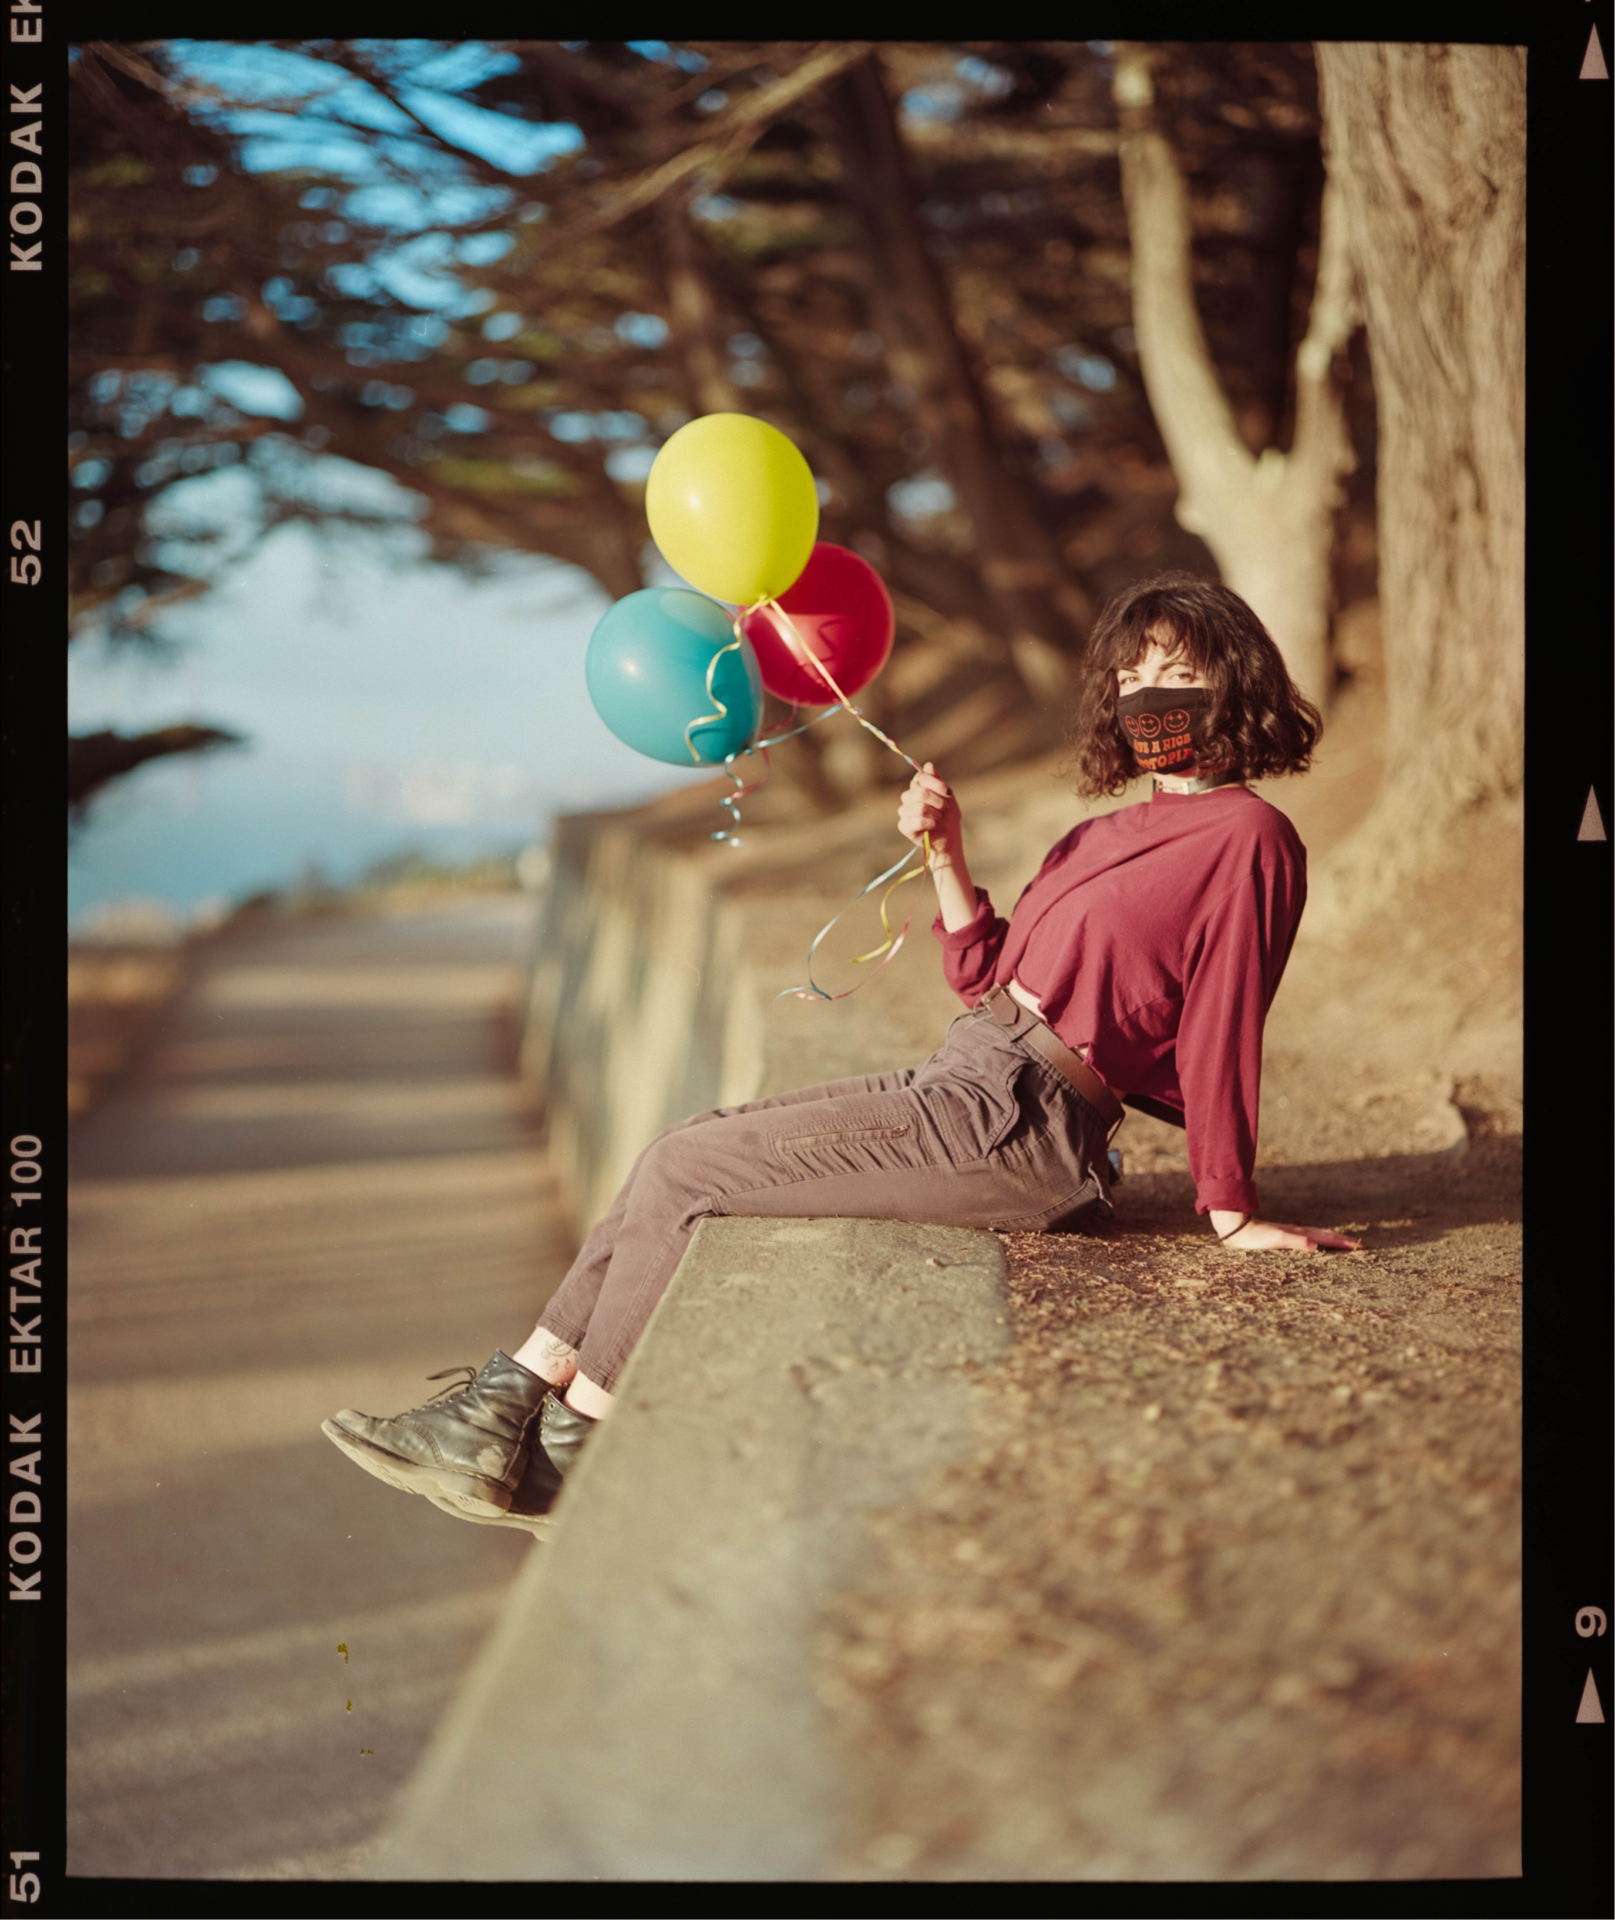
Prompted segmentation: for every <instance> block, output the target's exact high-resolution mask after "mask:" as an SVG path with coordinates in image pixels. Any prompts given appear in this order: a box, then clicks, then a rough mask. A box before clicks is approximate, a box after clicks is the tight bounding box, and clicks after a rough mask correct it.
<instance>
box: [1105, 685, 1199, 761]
mask: <svg viewBox="0 0 1615 1920" xmlns="http://www.w3.org/2000/svg"><path fill="white" fill-rule="evenodd" d="M1210 712H1211V695H1210V693H1209V692H1208V691H1207V689H1206V688H1204V687H1140V688H1139V689H1138V690H1137V692H1135V693H1124V694H1123V695H1122V696H1121V698H1120V699H1119V700H1118V701H1117V702H1116V718H1117V719H1118V720H1119V721H1120V722H1121V724H1122V727H1123V729H1124V730H1125V732H1126V734H1127V737H1128V739H1129V740H1130V741H1131V742H1132V747H1133V758H1134V759H1135V760H1136V761H1137V762H1138V767H1139V771H1140V772H1141V773H1182V772H1186V771H1187V770H1188V769H1189V768H1190V767H1192V766H1193V765H1194V764H1195V762H1196V760H1198V759H1199V757H1200V755H1201V754H1202V753H1203V752H1204V751H1205V748H1206V721H1207V719H1208V718H1209V716H1210Z"/></svg>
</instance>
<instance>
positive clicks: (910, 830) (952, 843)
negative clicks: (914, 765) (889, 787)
mask: <svg viewBox="0 0 1615 1920" xmlns="http://www.w3.org/2000/svg"><path fill="white" fill-rule="evenodd" d="M897 831H898V832H899V833H900V834H902V835H903V837H904V838H905V839H908V840H912V841H913V842H914V844H915V845H916V846H923V845H924V843H925V836H926V835H927V834H929V835H930V836H931V860H930V865H931V868H932V870H933V871H934V870H935V869H936V868H937V867H940V866H947V865H951V864H952V862H953V861H954V860H955V859H956V858H957V857H958V853H959V846H960V840H961V838H962V835H963V831H964V816H963V815H962V814H961V813H960V811H959V802H958V801H957V800H956V799H954V797H953V789H952V788H951V787H950V786H949V785H948V783H947V781H946V780H944V779H943V778H942V776H941V774H940V773H938V772H937V770H936V768H935V767H934V766H932V764H931V762H930V761H929V760H927V761H926V763H925V765H924V766H923V767H922V768H921V769H920V771H919V772H918V773H917V774H915V776H914V778H913V779H912V780H911V781H910V782H909V783H908V785H907V786H906V787H905V788H904V789H903V798H902V800H901V801H900V802H899V804H898V808H897Z"/></svg>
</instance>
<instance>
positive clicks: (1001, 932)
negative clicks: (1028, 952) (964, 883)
mask: <svg viewBox="0 0 1615 1920" xmlns="http://www.w3.org/2000/svg"><path fill="white" fill-rule="evenodd" d="M931 931H932V933H933V934H935V935H936V937H937V939H938V940H939V941H940V942H941V943H942V974H943V978H944V979H945V980H946V981H947V983H948V985H949V986H950V987H951V988H952V989H953V991H954V992H955V993H956V994H958V996H959V998H960V999H961V1000H962V1001H963V1002H964V1003H965V1005H966V1006H967V1007H973V1006H975V1004H976V1003H977V1001H979V1000H980V998H981V996H982V995H983V994H984V993H985V992H986V991H987V989H988V988H989V987H990V986H991V985H992V983H993V969H994V968H995V967H996V966H997V964H998V956H999V954H1001V953H1002V952H1003V950H1004V941H1005V939H1006V938H1007V936H1008V934H1009V922H1008V921H1007V920H1004V919H1001V918H1000V917H999V915H998V914H996V913H994V912H993V903H992V901H991V900H989V899H988V898H987V896H986V894H985V893H984V892H983V891H982V890H981V888H980V887H977V889H976V915H975V918H974V919H973V920H971V921H970V922H969V923H968V924H967V925H966V926H962V927H959V928H956V929H955V930H954V932H952V933H949V932H948V930H947V928H946V927H944V926H943V924H942V915H941V914H940V913H939V914H938V915H937V916H936V918H935V919H934V920H933V921H932V922H931Z"/></svg>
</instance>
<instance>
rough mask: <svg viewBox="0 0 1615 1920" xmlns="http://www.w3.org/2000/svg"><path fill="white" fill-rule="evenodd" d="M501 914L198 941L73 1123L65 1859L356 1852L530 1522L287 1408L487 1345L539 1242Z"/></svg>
mask: <svg viewBox="0 0 1615 1920" xmlns="http://www.w3.org/2000/svg"><path fill="white" fill-rule="evenodd" d="M531 911H532V903H531V901H530V899H528V898H526V897H494V898H484V899H480V900H473V901H469V902H462V903H459V904H455V905H449V906H445V907H440V908H436V909H433V910H429V911H428V910H420V911H416V912H413V913H411V914H408V915H399V916H396V917H391V918H379V917H378V918H329V919H314V920H306V921H301V922H294V923H287V924H281V925H279V926H273V927H270V928H268V929H266V930H264V931H261V932H258V933H255V934H252V935H250V936H237V937H235V938H233V939H229V940H226V941H223V942H221V943H219V944H218V945H216V946H214V947H212V948H211V949H209V950H208V951H207V952H206V954H205V956H204V958H203V961H202V963H201V967H200V970H199V973H198V975H197V977H196V978H195V979H194V981H193V982H192V984H191V986H190V987H189V989H188V990H187V991H186V993H185V994H184V996H183V997H182V999H181V1000H180V1001H179V1003H178V1004H177V1005H176V1006H175V1008H174V1009H173V1010H172V1011H171V1012H170V1014H169V1015H168V1017H167V1018H166V1019H165V1021H164V1023H163V1026H162V1029H161V1031H160V1032H159V1034H158V1035H157V1037H156V1040H155V1043H154V1045H153V1046H152V1048H151V1050H150V1052H149V1054H148V1056H147V1059H146V1061H145V1063H144V1065H143V1067H142V1068H141V1070H140V1072H139V1074H138V1076H137V1077H136V1078H135V1079H133V1080H131V1081H130V1082H129V1083H128V1084H126V1085H125V1086H124V1087H123V1088H122V1089H121V1090H120V1091H119V1092H117V1093H116V1094H115V1095H114V1096H112V1098H111V1099H110V1100H109V1101H108V1102H107V1104H106V1105H105V1106H104V1107H103V1108H102V1109H101V1110H100V1111H99V1112H98V1113H96V1114H95V1115H94V1116H93V1117H92V1118H91V1119H90V1120H89V1121H87V1122H85V1123H84V1124H83V1125H82V1126H81V1128H80V1129H79V1131H78V1132H77V1134H76V1137H75V1141H74V1148H73V1162H74V1180H73V1188H72V1265H73V1271H72V1283H71V1324H72V1345H71V1361H70V1401H69V1425H70V1445H71V1469H70V1484H69V1507H70V1569H71V1574H70V1578H71V1585H70V1595H69V1711H68V1741H69V1747H68V1768H69V1775H68V1803H69V1862H68V1865H69V1872H71V1873H73V1874H75V1875H90V1876H114V1877H122V1876H129V1875H140V1876H153V1877H182V1878H232V1877H239V1878H249V1879H266V1878H275V1877H281V1876H284V1877H304V1876H312V1877H319V1878H323V1877H337V1876H340V1875H343V1874H348V1873H356V1872H357V1873H361V1874H362V1873H363V1871H364V1869H365V1863H366V1861H367V1859H368V1856H369V1846H370V1842H371V1840H372V1839H373V1837H374V1836H375V1835H376V1834H377V1833H378V1832H379V1830H380V1828H381V1827H382V1825H383V1823H384V1822H385V1820H386V1817H387V1814H388V1811H389V1808H390V1805H391V1802H392V1799H393V1796H394V1795H395V1793H396V1791H397V1790H398V1788H399V1787H400V1786H401V1785H402V1783H403V1782H404V1780H405V1779H406V1778H407V1777H408V1775H409V1773H410V1771H411V1769H412V1768H413V1766H414V1765H415V1763H416V1761H417V1759H418V1758H419V1756H420V1754H421V1752H422V1750H423V1748H424V1746H425V1743H426V1741H427V1738H428V1737H429V1735H430V1733H431V1732H432V1729H433V1728H434V1726H435V1725H436V1723H437V1720H438V1718H439V1715H440V1713H441V1711H442V1709H443V1708H444V1706H445V1705H446V1704H447V1702H448V1700H449V1699H450V1697H451V1695H452V1694H453V1692H454V1690H455V1688H456V1686H457V1685H458V1683H459V1680H460V1678H461V1675H462V1674H463V1672H464V1671H465V1669H466V1667H467V1665H468V1664H469V1662H470V1661H471V1659H472V1658H473V1656H474V1655H475V1653H476V1651H477V1648H478V1647H479V1645H480V1644H481V1641H482V1638H483V1636H484V1635H485V1633H486V1631H487V1629H488V1628H489V1626H490V1625H491V1624H492V1622H493V1621H494V1619H495V1617H496V1616H497V1614H498V1611H499V1608H500V1606H501V1603H502V1601H503V1599H504V1597H505V1594H506V1593H507V1591H508V1589H509V1587H510V1583H511V1581H512V1580H513V1578H514V1577H515V1575H516V1573H517V1571H518V1569H519V1568H520V1566H521V1565H522V1562H523V1560H524V1558H525V1556H526V1555H527V1553H528V1552H529V1551H530V1546H529V1543H528V1541H527V1539H526V1536H525V1535H522V1534H520V1533H516V1532H512V1531H509V1530H506V1529H503V1528H487V1527H473V1526H469V1525H466V1524H464V1523H461V1522H457V1521H455V1520H454V1519H452V1518H451V1517H449V1516H447V1515H444V1514H439V1513H437V1512H435V1511H434V1510H433V1509H432V1508H431V1507H429V1506H428V1505H427V1503H426V1502H425V1501H422V1500H413V1499H409V1498H407V1497H405V1496H404V1495H401V1494H399V1493H398V1492H396V1491H394V1490H393V1489H391V1488H388V1487H386V1486H384V1485H382V1484H381V1483H380V1482H379V1481H375V1480H372V1479H370V1478H369V1477H368V1476H366V1475H364V1474H362V1473H360V1472H358V1471H357V1470H356V1469H355V1468H354V1467H353V1466H352V1465H351V1464H350V1463H349V1462H348V1461H346V1460H345V1459H344V1458H343V1457H342V1456H341V1455H340V1454H339V1453H338V1452H337V1451H336V1449H335V1448H333V1447H332V1446H331V1445H330V1444H329V1443H328V1442H327V1441H326V1440H325V1439H324V1438H323V1437H322V1436H321V1435H320V1433H319V1430H318V1428H319V1422H320V1420H321V1419H322V1418H323V1417H325V1416H326V1415H327V1414H329V1413H331V1412H332V1411H334V1410H335V1409H336V1408H337V1407H339V1406H344V1405H352V1406H358V1407H360V1408H363V1409H365V1410H367V1411H371V1412H394V1411H397V1410H399V1409H400V1408H402V1407H405V1406H410V1405H414V1404H418V1402H419V1401H420V1400H422V1399H424V1398H425V1397H426V1395H427V1394H428V1393H430V1392H433V1391H435V1388H431V1387H428V1386H427V1385H426V1381H425V1376H426V1375H427V1374H429V1373H433V1372H435V1371H437V1370H438V1369H439V1368H443V1367H449V1366H452V1365H455V1364H457V1363H459V1362H461V1361H465V1362H468V1363H470V1364H471V1365H474V1366H480V1365H481V1364H482V1362H483V1361H484V1360H486V1359H487V1357H488V1355H489V1353H490V1352H491V1351H492V1350H493V1348H494V1346H495V1345H497V1344H504V1345H506V1346H507V1347H508V1346H513V1345H514V1344H515V1343H516V1342H517V1341H518V1340H519V1339H520V1338H522V1337H523V1336H524V1335H525V1333H526V1332H527V1331H528V1329H529V1328H530V1327H531V1325H532V1321H533V1318H534V1316H535V1314H536V1312H537V1310H538V1308H539V1306H540V1305H541V1304H542V1302H543V1300H544V1299H545V1297H547V1294H548V1292H549V1290H550V1289H551V1288H552V1287H553V1286H554V1284H555V1283H556V1281H557V1280H558V1279H559V1278H560V1275H561V1273H562V1272H563V1271H564V1269H565V1265H566V1262H567V1259H568V1258H569V1256H570V1253H571V1251H572V1246H571V1242H570V1240H569V1237H568V1234H567V1230H566V1228H565V1227H564V1225H563V1224H562V1223H561V1221H560V1219H559V1218H558V1215H557V1211H556V1207H555V1202H554V1196H553V1194H552V1192H551V1189H550V1186H549V1182H548V1177H547V1175H546V1172H545V1168H544V1162H543V1158H542V1156H541V1154H540V1153H539V1151H538V1150H537V1146H538V1143H537V1137H536V1132H535V1127H536V1114H535V1112H534V1110H533V1106H532V1102H531V1098H530V1095H529V1094H528V1093H527V1092H526V1091H525V1089H524V1088H523V1087H522V1086H521V1084H520V1083H519V1082H518V1081H517V1080H516V1078H515V1075H514V1072H513V1066H512V1063H513V1060H514V1056H515V1026H514V1013H513V1008H514V1004H515V995H516V988H517V984H518V980H519V977H520V974H519V962H520V959H521V956H522V951H523V946H524V942H525V940H526V938H527V934H528V928H529V924H530V919H531ZM340 1649H346V1652H345V1653H344V1652H343V1651H341V1650H340Z"/></svg>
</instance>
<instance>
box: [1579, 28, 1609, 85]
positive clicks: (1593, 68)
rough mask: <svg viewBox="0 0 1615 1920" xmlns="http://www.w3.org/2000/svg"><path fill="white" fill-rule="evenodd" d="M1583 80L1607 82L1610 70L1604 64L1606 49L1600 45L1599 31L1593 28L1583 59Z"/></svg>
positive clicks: (1588, 37)
mask: <svg viewBox="0 0 1615 1920" xmlns="http://www.w3.org/2000/svg"><path fill="white" fill-rule="evenodd" d="M1581 78H1582V79H1583V80H1607V79H1608V78H1609V68H1608V66H1607V65H1606V64H1605V62H1604V49H1603V47H1602V46H1601V45H1600V44H1599V39H1598V29H1597V28H1596V27H1594V28H1593V30H1592V32H1591V33H1590V34H1588V36H1587V51H1586V53H1585V54H1584V55H1583V57H1582V62H1581Z"/></svg>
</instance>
